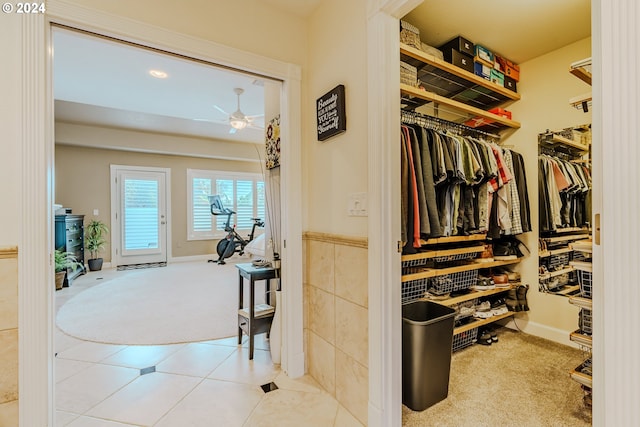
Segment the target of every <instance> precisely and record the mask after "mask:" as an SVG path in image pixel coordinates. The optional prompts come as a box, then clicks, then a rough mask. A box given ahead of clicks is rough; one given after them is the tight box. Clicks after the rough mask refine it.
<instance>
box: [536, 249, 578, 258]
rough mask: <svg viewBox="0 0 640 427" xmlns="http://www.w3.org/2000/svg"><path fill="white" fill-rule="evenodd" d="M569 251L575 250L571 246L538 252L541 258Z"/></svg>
mask: <svg viewBox="0 0 640 427" xmlns="http://www.w3.org/2000/svg"><path fill="white" fill-rule="evenodd" d="M569 252H573V249H571V248H562V249H552V250H550V251H542V252H540V253H539V254H538V257H540V258H548V257H550V256H553V255H561V254H566V253H569Z"/></svg>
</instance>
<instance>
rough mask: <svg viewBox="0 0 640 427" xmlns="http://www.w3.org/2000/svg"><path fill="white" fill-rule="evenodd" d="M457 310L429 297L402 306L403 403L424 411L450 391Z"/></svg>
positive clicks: (415, 409) (413, 408)
mask: <svg viewBox="0 0 640 427" xmlns="http://www.w3.org/2000/svg"><path fill="white" fill-rule="evenodd" d="M455 315H456V311H455V310H454V309H452V308H450V307H446V306H444V305H440V304H437V303H435V302H432V301H415V302H411V303H409V304H406V305H404V306H402V403H403V404H404V405H406V406H407V407H409V408H410V409H412V410H414V411H424V410H425V409H427V408H428V407H430V406H432V405H434V404H436V403H438V402H440V401H441V400H443V399H445V398H446V397H447V394H448V393H449V372H450V368H451V345H452V341H453V322H454V318H455Z"/></svg>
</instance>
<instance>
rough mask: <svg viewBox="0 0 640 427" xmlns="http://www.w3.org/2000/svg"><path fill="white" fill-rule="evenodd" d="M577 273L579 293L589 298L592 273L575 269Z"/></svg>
mask: <svg viewBox="0 0 640 427" xmlns="http://www.w3.org/2000/svg"><path fill="white" fill-rule="evenodd" d="M577 274H578V284H579V285H580V295H582V296H583V297H585V298H591V291H592V286H591V284H592V277H593V273H592V272H591V271H585V270H577Z"/></svg>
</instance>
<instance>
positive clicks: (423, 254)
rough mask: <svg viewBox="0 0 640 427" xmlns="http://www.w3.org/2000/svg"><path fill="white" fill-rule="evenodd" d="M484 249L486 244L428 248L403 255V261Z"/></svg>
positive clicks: (469, 252)
mask: <svg viewBox="0 0 640 427" xmlns="http://www.w3.org/2000/svg"><path fill="white" fill-rule="evenodd" d="M482 251H484V245H482V246H471V247H466V248H454V249H440V250H435V251H434V250H427V251H422V252H419V253H417V254H411V255H402V261H403V262H404V261H415V260H419V259H430V258H437V257H445V256H452V255H463V254H471V253H477V252H482Z"/></svg>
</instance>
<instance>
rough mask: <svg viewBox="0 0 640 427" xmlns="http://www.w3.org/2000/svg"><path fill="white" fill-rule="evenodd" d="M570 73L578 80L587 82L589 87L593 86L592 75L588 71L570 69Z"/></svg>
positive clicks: (580, 68) (582, 68) (581, 68)
mask: <svg viewBox="0 0 640 427" xmlns="http://www.w3.org/2000/svg"><path fill="white" fill-rule="evenodd" d="M569 72H570V73H571V74H573V75H574V76H576V77H577V78H579V79H580V80H582V81H583V82H585V83H586V84H588V85H589V86H591V73H590V72H589V71H587V70H586V69H585V68H584V67H579V68H573V67H570V68H569Z"/></svg>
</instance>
